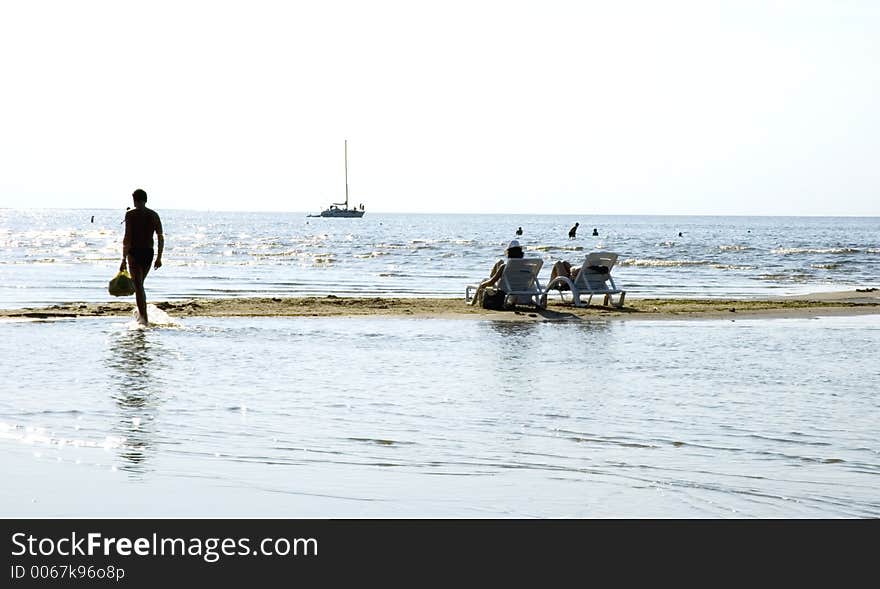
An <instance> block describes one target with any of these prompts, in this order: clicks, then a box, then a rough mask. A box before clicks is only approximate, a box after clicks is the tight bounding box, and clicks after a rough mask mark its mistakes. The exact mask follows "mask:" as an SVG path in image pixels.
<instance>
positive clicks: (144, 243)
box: [119, 188, 165, 325]
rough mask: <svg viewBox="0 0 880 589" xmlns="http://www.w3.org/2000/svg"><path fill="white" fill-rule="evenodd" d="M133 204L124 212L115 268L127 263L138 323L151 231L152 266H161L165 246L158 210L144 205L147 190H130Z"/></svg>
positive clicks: (143, 315)
mask: <svg viewBox="0 0 880 589" xmlns="http://www.w3.org/2000/svg"><path fill="white" fill-rule="evenodd" d="M131 197H132V200H133V201H134V208H133V209H129V210H128V212H126V213H125V237H123V238H122V264H120V266H119V270H120V271H122V270H125V268H126V264H127V265H128V269H129V273H130V274H131V280H132V282H134V296H135V300H136V301H137V309H138V323H140V324H141V325H147V324H148V323H149V320H148V318H147V294H146V292H144V279H146V277H147V274H149V272H150V262H152V261H153V233H155V234H156V241H157V242H158V252H157V254H156V262H155V263H154V264H153V267H154V268H155V269H156V270H158V269H159V268H161V267H162V250H164V249H165V236H164V234H163V233H162V221H161V219H159V214H158V213H157V212H156V211H154V210H152V209H148V208H147V193H146V192H144V191H143V190H141V189H140V188H138V189H137V190H135V191H134V192H132V193H131Z"/></svg>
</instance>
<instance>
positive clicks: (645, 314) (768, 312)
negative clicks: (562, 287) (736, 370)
mask: <svg viewBox="0 0 880 589" xmlns="http://www.w3.org/2000/svg"><path fill="white" fill-rule="evenodd" d="M594 300H597V301H599V302H601V300H602V297H598V296H597V297H594ZM149 302H150V303H152V304H154V305H156V307H158V308H159V309H162V310H163V311H165V312H166V313H168V314H169V315H171V316H172V317H364V316H371V317H374V316H375V317H381V316H391V317H416V318H444V319H457V318H460V319H493V320H514V321H517V320H525V321H528V320H537V321H565V320H591V319H719V318H724V319H735V318H760V317H765V318H781V317H817V316H828V315H862V314H874V313H880V290H878V289H876V288H866V289H855V290H852V291H843V292H826V293H816V294H810V295H799V296H790V297H774V298H766V299H761V300H734V299H725V300H720V299H657V298H637V297H633V296H627V299H626V305H625V306H624V307H622V308H615V307H604V306H601V305H596V304H593V305H591V306H590V307H583V308H577V307H573V306H571V305H565V304H562V303H560V301H559V300H558V298H556V299H555V300H554V298H553V297H551V299H550V300H549V301H548V305H547V309H545V310H540V309H534V308H529V307H518V308H516V309H513V310H506V311H489V310H486V309H481V308H478V307H471V306H470V305H468V304H466V303H465V302H464V300H463V299H462V298H454V299H448V298H446V299H441V298H436V299H435V298H378V297H336V296H334V295H328V296H326V297H298V298H280V297H252V298H225V299H221V298H204V299H190V300H174V301H149ZM133 309H134V302H133V301H129V300H127V299H126V300H111V301H107V302H104V303H79V302H71V303H62V304H58V305H52V306H48V307H39V308H24V309H0V318H10V319H15V318H17V319H63V318H76V317H108V316H111V317H112V316H129V315H131V314H132V311H133Z"/></svg>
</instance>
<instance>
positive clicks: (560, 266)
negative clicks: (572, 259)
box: [550, 260, 571, 290]
mask: <svg viewBox="0 0 880 589" xmlns="http://www.w3.org/2000/svg"><path fill="white" fill-rule="evenodd" d="M557 276H565V277H566V278H571V264H569V263H568V262H566V261H565V260H561V261H559V262H556V263H555V264H553V269H552V270H550V282H553V279H554V278H556V277H557ZM556 287H557V288H558V289H559V290H568V286H566V285H564V284H558V285H556Z"/></svg>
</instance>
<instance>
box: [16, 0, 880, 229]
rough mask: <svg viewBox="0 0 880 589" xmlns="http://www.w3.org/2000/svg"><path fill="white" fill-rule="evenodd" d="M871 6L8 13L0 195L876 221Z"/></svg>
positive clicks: (162, 7)
mask: <svg viewBox="0 0 880 589" xmlns="http://www.w3.org/2000/svg"><path fill="white" fill-rule="evenodd" d="M878 39H880V3H876V2H847V1H845V0H838V1H825V2H810V1H807V0H804V1H795V2H773V1H770V0H764V1H754V2H753V1H750V0H733V1H729V2H713V1H711V0H700V1H694V2H684V1H676V0H666V1H663V2H647V1H646V2H637V1H625V0H622V1H620V2H607V1H601V2H594V1H588V0H580V1H575V2H558V1H553V0H541V1H534V2H517V1H515V0H507V1H504V2H488V1H481V0H468V1H465V2H458V1H456V0H444V1H443V2H439V1H438V2H417V1H413V0H410V1H404V2H388V1H382V0H370V1H360V2H342V1H334V0H321V1H320V2H316V1H309V2H291V1H287V2H284V1H279V2H267V1H261V0H248V1H247V2H245V1H240V2H225V1H222V0H220V1H217V0H215V1H211V2H195V1H186V0H176V1H173V2H165V1H162V0H154V1H151V2H130V1H121V0H114V1H112V2H110V1H107V2H103V1H102V2H98V1H89V0H78V1H77V2H69V1H63V2H57V1H48V0H47V1H40V0H34V1H32V2H15V3H3V4H2V5H0V76H2V78H0V79H2V85H0V207H13V208H17V207H65V208H66V207H72V208H92V207H93V208H122V207H124V206H128V205H130V204H131V202H130V195H131V192H132V191H133V190H134V189H135V188H138V187H140V188H143V189H145V190H146V191H147V193H148V194H149V199H150V200H149V203H148V204H149V206H151V207H154V208H156V209H157V210H160V211H161V210H162V209H198V210H248V211H285V212H318V211H320V210H321V209H322V208H324V207H326V206H327V205H329V204H330V203H331V202H339V201H341V200H342V199H343V197H344V192H345V179H344V161H343V142H344V141H345V140H348V152H349V189H350V203H351V204H354V205H357V204H359V203H363V204H364V206H365V208H366V210H367V212H368V213H369V212H401V213H402V212H418V213H432V212H435V213H528V214H540V213H547V214H697V215H698V214H731V215H749V214H755V215H864V216H880V198H878V195H880V166H878V165H877V164H876V162H875V161H874V160H875V159H876V155H877V154H878V153H880V110H878V107H877V105H878V104H880V65H878V64H880V46H878V41H877V40H878Z"/></svg>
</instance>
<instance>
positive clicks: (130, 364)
mask: <svg viewBox="0 0 880 589" xmlns="http://www.w3.org/2000/svg"><path fill="white" fill-rule="evenodd" d="M107 343H108V350H107V358H106V360H105V364H106V365H107V367H108V368H110V369H111V373H110V377H111V379H112V384H113V386H112V389H111V390H112V391H113V393H112V396H113V399H114V400H115V401H116V405H117V407H118V408H119V411H120V415H119V420H118V422H117V423H116V424H115V425H114V427H113V430H114V431H115V432H116V433H117V434H118V435H119V436H121V437H124V438H125V443H124V444H123V445H122V446H121V447H120V448H119V456H120V457H121V458H122V459H123V461H124V463H123V465H122V466H121V467H120V468H121V469H122V470H126V471H128V472H131V473H135V474H143V473H145V472H147V471H148V470H149V469H148V468H147V466H146V459H147V456H148V454H149V452H150V450H151V449H152V448H153V447H154V444H155V439H156V431H155V425H156V424H155V420H154V417H155V412H156V410H157V408H158V405H159V404H160V401H161V399H162V389H163V386H164V382H163V379H162V377H161V369H162V346H161V342H160V340H159V339H158V338H156V337H155V335H154V334H151V333H150V332H149V331H145V330H140V329H135V330H129V331H125V332H122V333H119V334H113V335H112V336H111V337H110V338H109V339H108V342H107Z"/></svg>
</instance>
